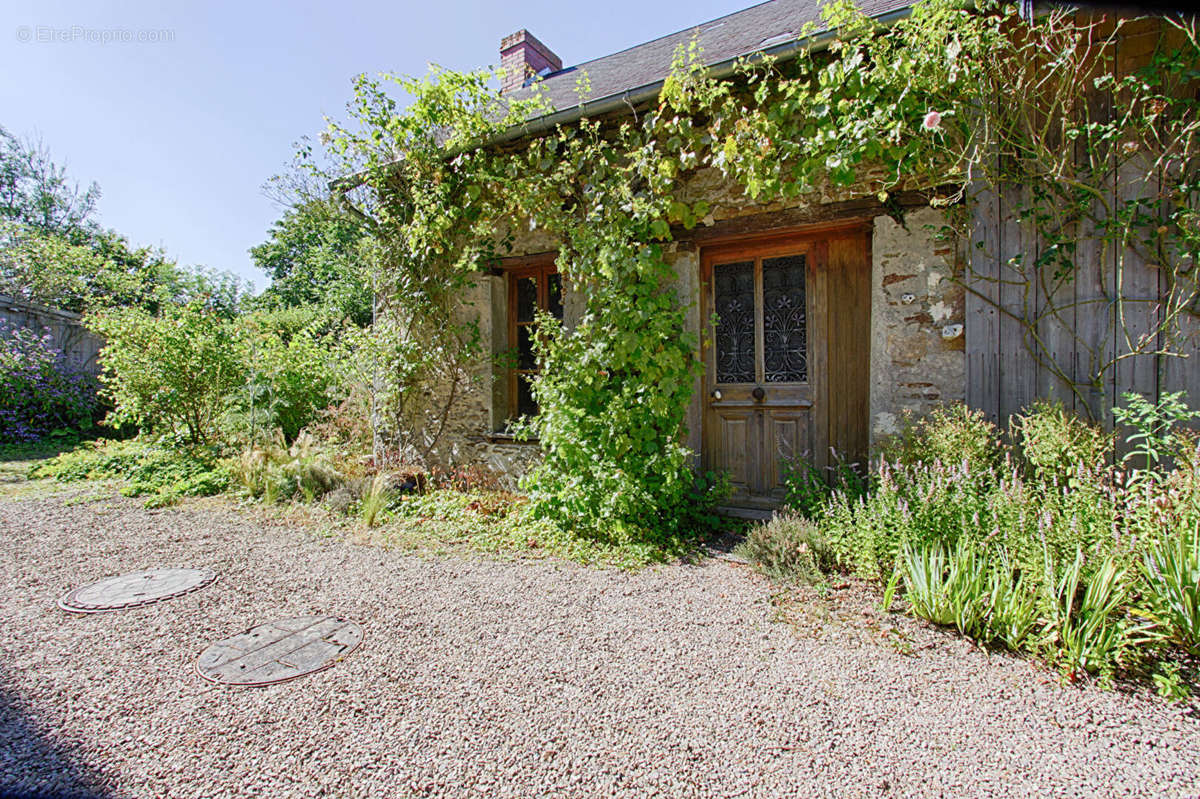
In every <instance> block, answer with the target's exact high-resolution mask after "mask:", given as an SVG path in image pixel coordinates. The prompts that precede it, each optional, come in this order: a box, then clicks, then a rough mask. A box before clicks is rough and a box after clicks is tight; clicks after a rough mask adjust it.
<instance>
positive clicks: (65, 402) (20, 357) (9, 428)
mask: <svg viewBox="0 0 1200 799" xmlns="http://www.w3.org/2000/svg"><path fill="white" fill-rule="evenodd" d="M96 408H97V400H96V385H95V381H94V380H93V379H92V378H91V377H90V376H88V375H87V374H86V373H84V372H83V371H82V370H80V369H79V368H77V367H75V366H73V365H72V364H70V363H69V362H68V361H67V359H66V358H65V357H64V356H63V352H62V350H60V349H58V348H57V347H55V346H54V339H53V337H52V336H51V334H50V332H49V331H45V332H44V333H42V334H39V333H37V332H35V331H34V330H32V329H30V328H15V327H12V326H11V325H8V324H6V323H4V322H0V442H19V441H34V440H36V439H39V438H42V437H44V436H46V435H49V434H50V433H52V432H54V431H56V430H86V429H88V428H89V427H91V425H92V415H93V413H94V412H95V411H96Z"/></svg>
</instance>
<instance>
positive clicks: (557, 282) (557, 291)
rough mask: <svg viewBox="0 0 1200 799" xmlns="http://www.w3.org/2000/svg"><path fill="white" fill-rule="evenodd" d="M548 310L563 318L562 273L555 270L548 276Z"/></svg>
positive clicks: (551, 313) (557, 317) (555, 316)
mask: <svg viewBox="0 0 1200 799" xmlns="http://www.w3.org/2000/svg"><path fill="white" fill-rule="evenodd" d="M546 281H547V283H546V300H547V301H546V310H547V311H549V312H550V315H551V316H553V317H554V318H555V319H558V320H560V321H561V320H562V318H563V305H562V275H560V274H558V273H557V272H555V273H554V274H552V275H547V276H546Z"/></svg>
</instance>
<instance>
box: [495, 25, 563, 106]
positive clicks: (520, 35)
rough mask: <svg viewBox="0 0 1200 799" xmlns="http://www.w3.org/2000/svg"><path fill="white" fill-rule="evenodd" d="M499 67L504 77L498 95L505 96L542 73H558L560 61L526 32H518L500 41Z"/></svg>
mask: <svg viewBox="0 0 1200 799" xmlns="http://www.w3.org/2000/svg"><path fill="white" fill-rule="evenodd" d="M500 66H501V67H502V68H503V69H504V77H503V78H502V79H501V83H500V93H501V94H506V93H508V92H511V91H513V90H514V89H519V88H521V87H522V86H524V85H525V81H526V80H528V79H529V78H531V77H533V76H534V75H538V74H540V73H542V72H544V71H547V70H549V71H550V72H558V71H559V70H560V69H562V59H561V58H559V57H558V56H556V55H555V54H554V51H553V50H551V49H550V48H549V47H547V46H546V45H544V44H542V43H541V42H540V41H538V39H537V37H536V36H534V35H533V34H532V33H530V32H529V31H527V30H524V29H522V30H519V31H517V32H516V33H513V34H509V35H508V36H505V37H504V38H503V39H501V40H500Z"/></svg>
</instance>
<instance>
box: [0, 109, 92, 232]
mask: <svg viewBox="0 0 1200 799" xmlns="http://www.w3.org/2000/svg"><path fill="white" fill-rule="evenodd" d="M99 199H100V187H99V186H98V185H97V184H96V183H95V182H93V183H91V184H90V185H89V186H88V187H87V188H85V189H80V187H79V184H78V183H77V182H72V181H71V180H69V179H68V178H67V170H66V167H64V166H60V165H58V164H56V163H54V161H53V160H51V158H50V151H49V150H48V149H47V148H46V146H45V145H44V144H43V143H42V142H40V141H32V140H25V141H22V140H20V139H18V138H17V137H16V136H13V135H12V134H11V133H9V132H8V131H7V130H6V129H5V128H4V126H2V125H0V216H3V217H4V218H6V219H12V220H14V221H16V222H20V223H22V224H24V225H29V226H30V227H33V228H35V229H37V230H41V231H44V232H47V233H56V234H59V235H63V236H66V237H68V238H69V239H72V240H75V239H77V237H79V236H80V235H81V234H86V233H88V232H90V231H91V230H92V229H94V227H95V223H94V222H93V221H92V219H91V217H92V214H93V213H94V212H95V210H96V201H97V200H99ZM75 243H78V241H75Z"/></svg>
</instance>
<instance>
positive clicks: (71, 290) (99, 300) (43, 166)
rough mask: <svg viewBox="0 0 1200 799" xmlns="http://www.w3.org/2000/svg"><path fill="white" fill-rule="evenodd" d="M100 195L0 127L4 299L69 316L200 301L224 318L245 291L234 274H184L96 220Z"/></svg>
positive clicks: (41, 149)
mask: <svg viewBox="0 0 1200 799" xmlns="http://www.w3.org/2000/svg"><path fill="white" fill-rule="evenodd" d="M99 198H100V189H99V187H98V186H97V185H96V184H95V183H92V184H91V185H90V186H88V187H87V188H86V189H81V188H80V187H79V185H78V183H75V182H73V181H71V180H70V178H69V177H68V176H67V172H66V168H65V167H63V166H61V165H59V164H56V163H55V162H54V161H53V160H52V159H51V157H50V153H49V151H48V150H47V149H46V147H45V146H44V145H42V144H41V143H37V142H27V141H21V140H19V139H17V138H16V137H14V136H13V135H12V134H10V133H9V132H8V131H6V130H5V129H4V128H3V127H0V292H3V293H6V294H11V295H13V296H17V297H21V298H23V299H26V300H31V301H33V302H37V303H41V304H43V305H48V306H51V307H54V308H61V309H63V310H68V311H75V312H83V311H89V310H94V309H98V308H104V307H114V306H122V307H140V308H143V309H145V310H147V311H148V312H150V313H156V312H157V311H158V310H159V308H161V307H162V306H163V305H164V304H166V303H187V302H191V301H193V300H199V301H201V302H204V303H205V304H207V305H209V306H210V307H212V308H215V309H217V310H219V311H220V312H221V313H222V314H224V315H227V316H228V315H232V314H233V313H234V312H235V311H236V308H237V304H238V301H239V299H240V295H241V293H242V288H241V285H240V283H239V282H238V280H237V279H236V278H235V277H234V276H233V275H231V274H229V273H228V272H217V271H212V270H206V269H203V268H194V269H185V268H182V267H180V266H179V265H178V264H177V263H175V262H174V261H172V260H170V259H169V258H167V256H166V255H165V253H163V252H161V251H158V250H155V249H153V248H150V247H135V246H133V245H132V244H130V242H129V240H128V239H127V238H126V237H125V236H123V235H121V234H120V233H118V232H116V231H114V230H105V229H103V228H102V227H101V226H100V225H99V224H97V222H96V220H95V213H96V204H97V201H98V200H99Z"/></svg>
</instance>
